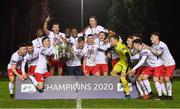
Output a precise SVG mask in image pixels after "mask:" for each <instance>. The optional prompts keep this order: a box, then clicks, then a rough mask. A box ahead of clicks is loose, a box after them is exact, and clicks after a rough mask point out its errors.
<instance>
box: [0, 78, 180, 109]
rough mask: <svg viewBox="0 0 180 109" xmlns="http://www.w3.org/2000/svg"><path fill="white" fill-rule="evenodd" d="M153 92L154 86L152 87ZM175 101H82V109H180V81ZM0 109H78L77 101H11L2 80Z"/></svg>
mask: <svg viewBox="0 0 180 109" xmlns="http://www.w3.org/2000/svg"><path fill="white" fill-rule="evenodd" d="M152 87H153V91H154V92H155V93H156V91H155V89H154V85H152ZM173 97H174V100H161V101H156V100H154V99H150V100H138V99H130V100H123V99H82V100H81V107H82V108H180V79H179V78H176V79H174V80H173ZM0 108H76V100H14V99H10V97H9V91H8V80H7V79H1V80H0Z"/></svg>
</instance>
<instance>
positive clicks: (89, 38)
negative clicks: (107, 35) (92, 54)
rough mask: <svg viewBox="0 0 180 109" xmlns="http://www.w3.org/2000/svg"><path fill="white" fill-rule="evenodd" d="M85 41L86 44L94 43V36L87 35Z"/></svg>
mask: <svg viewBox="0 0 180 109" xmlns="http://www.w3.org/2000/svg"><path fill="white" fill-rule="evenodd" d="M87 43H88V44H94V36H88V38H87Z"/></svg>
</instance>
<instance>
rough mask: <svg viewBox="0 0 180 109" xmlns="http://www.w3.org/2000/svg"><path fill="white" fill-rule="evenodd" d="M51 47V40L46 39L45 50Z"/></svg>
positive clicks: (44, 42)
mask: <svg viewBox="0 0 180 109" xmlns="http://www.w3.org/2000/svg"><path fill="white" fill-rule="evenodd" d="M50 45H51V41H50V39H49V38H47V39H45V40H44V41H43V46H44V47H45V48H48V47H50Z"/></svg>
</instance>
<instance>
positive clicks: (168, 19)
mask: <svg viewBox="0 0 180 109" xmlns="http://www.w3.org/2000/svg"><path fill="white" fill-rule="evenodd" d="M3 1H4V2H3ZM108 1H109V0H84V25H87V24H88V17H89V16H92V15H95V16H97V18H98V23H99V24H100V25H103V26H105V27H106V23H107V20H108V16H107V15H108V14H107V12H108V9H109V7H110V4H109V2H108ZM153 1H154V2H155V4H156V10H157V12H158V13H159V14H158V17H159V23H160V27H159V30H157V31H159V32H160V33H161V39H162V41H164V42H165V43H166V44H167V45H168V46H169V48H170V51H171V53H172V54H173V56H174V58H175V61H176V63H177V66H178V67H180V64H179V63H180V52H179V51H180V46H179V40H178V37H179V23H180V22H179V17H178V16H179V6H178V3H177V1H175V0H153ZM0 5H1V6H0V12H1V16H0V24H1V25H0V28H1V29H0V36H1V37H0V40H1V43H0V67H1V66H6V65H7V63H8V62H9V60H10V56H11V53H13V52H15V51H16V48H17V44H18V43H19V42H25V41H27V40H32V39H33V38H34V35H32V36H28V35H29V34H30V33H29V32H30V31H28V25H25V22H28V20H27V19H25V18H27V16H26V15H27V14H26V13H27V12H28V10H29V8H30V7H31V2H30V0H2V1H1V4H0ZM48 5H49V10H50V13H51V16H53V20H56V21H57V22H59V23H60V26H61V30H62V31H64V30H65V28H67V27H71V26H75V27H77V28H78V29H80V22H81V17H80V0H49V4H48ZM13 9H14V10H15V11H14V17H15V18H14V28H12V10H13ZM23 26H24V28H22V27H23ZM36 28H39V26H38V27H36ZM12 31H14V32H12ZM31 34H34V31H33V32H32V33H31ZM12 36H14V39H13V37H12ZM145 40H146V41H147V42H149V37H147V36H146V37H145Z"/></svg>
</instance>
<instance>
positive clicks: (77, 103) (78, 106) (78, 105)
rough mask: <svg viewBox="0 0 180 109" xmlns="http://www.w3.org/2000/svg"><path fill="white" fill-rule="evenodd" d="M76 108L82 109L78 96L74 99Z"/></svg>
mask: <svg viewBox="0 0 180 109" xmlns="http://www.w3.org/2000/svg"><path fill="white" fill-rule="evenodd" d="M76 109H82V107H81V99H80V98H77V99H76Z"/></svg>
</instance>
